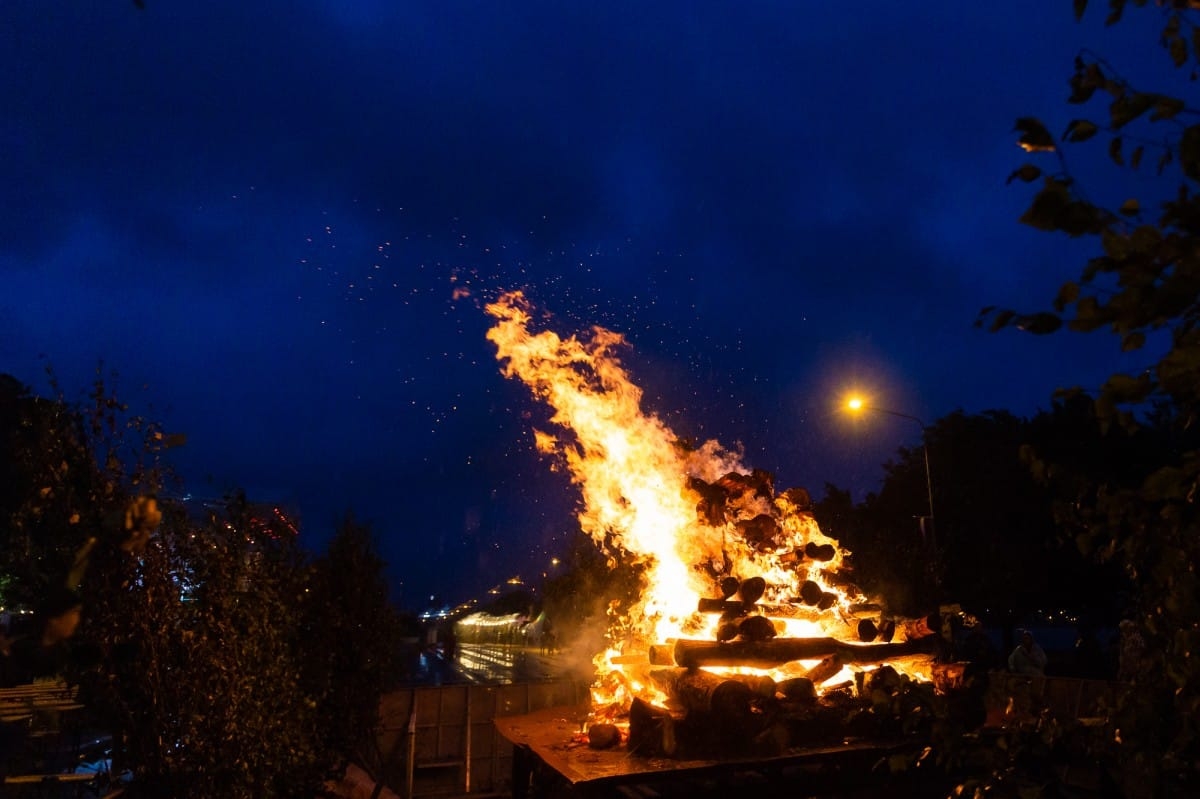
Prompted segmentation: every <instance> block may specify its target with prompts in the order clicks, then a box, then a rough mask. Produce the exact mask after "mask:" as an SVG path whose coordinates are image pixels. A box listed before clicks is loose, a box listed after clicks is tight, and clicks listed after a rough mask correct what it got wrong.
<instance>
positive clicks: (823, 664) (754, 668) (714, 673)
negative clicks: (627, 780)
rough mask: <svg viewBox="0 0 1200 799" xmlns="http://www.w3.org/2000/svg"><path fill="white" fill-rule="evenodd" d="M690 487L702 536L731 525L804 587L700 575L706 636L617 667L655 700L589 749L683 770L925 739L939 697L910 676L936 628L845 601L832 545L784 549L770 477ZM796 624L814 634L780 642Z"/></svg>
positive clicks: (791, 494) (710, 572) (597, 730)
mask: <svg viewBox="0 0 1200 799" xmlns="http://www.w3.org/2000/svg"><path fill="white" fill-rule="evenodd" d="M691 487H692V488H693V489H694V490H695V491H696V493H697V494H698V495H699V496H700V502H699V505H698V507H697V515H698V517H699V518H700V519H701V520H702V521H703V522H704V523H705V524H708V525H710V526H717V525H729V526H730V527H732V528H733V529H735V530H736V531H737V532H738V533H739V535H740V538H739V541H738V545H739V546H741V547H742V548H743V550H748V551H749V552H750V553H751V554H752V555H755V554H757V553H768V554H769V556H770V558H771V559H772V561H771V562H773V563H783V564H787V565H789V566H791V567H793V568H794V570H795V573H796V574H799V575H806V576H807V579H801V580H798V581H797V582H796V584H795V586H792V589H793V591H794V589H795V587H796V586H798V589H799V590H798V591H794V592H795V593H796V595H795V596H788V595H786V594H783V593H781V589H780V587H779V586H777V585H776V586H773V585H770V584H769V583H768V582H767V579H766V578H764V577H763V576H751V577H743V578H739V577H737V576H735V575H734V574H732V573H731V571H732V569H731V562H730V559H729V558H728V557H726V558H725V562H724V563H717V564H715V565H714V564H713V563H712V562H709V563H705V564H702V565H700V566H698V567H697V569H698V570H704V571H705V572H706V573H707V576H708V577H709V578H711V584H712V586H713V591H712V595H711V596H705V597H700V598H699V600H698V602H697V606H696V610H695V613H694V614H693V619H699V620H702V621H697V622H695V623H694V624H693V625H692V626H693V629H703V630H705V631H706V635H704V636H696V637H680V638H677V639H675V640H670V641H667V642H664V643H661V644H653V645H649V646H648V647H647V648H646V651H645V652H638V653H635V654H631V655H626V656H624V657H623V658H621V659H619V662H620V663H621V664H622V666H621V667H622V668H623V669H624V672H625V673H624V675H623V676H624V678H625V679H627V680H628V681H630V682H631V683H632V682H636V683H638V684H648V685H650V686H653V689H654V690H653V691H643V692H640V693H639V694H638V695H637V696H636V698H634V699H633V700H632V705H631V706H630V707H629V711H628V718H627V721H628V730H627V733H626V734H625V735H622V734H621V732H620V730H619V729H618V728H617V727H616V726H614V725H613V724H610V723H597V724H594V725H593V726H592V727H591V728H590V729H589V737H590V744H591V746H593V747H595V748H608V747H611V746H617V745H620V743H622V742H624V744H625V746H626V747H627V748H628V750H629V752H630V753H631V754H634V755H638V756H646V757H654V756H658V757H663V756H665V757H674V758H681V759H692V758H700V759H714V758H720V757H723V756H743V755H755V756H770V755H774V754H780V753H784V752H786V751H787V750H788V749H791V748H795V747H812V746H820V745H828V744H833V743H838V742H841V741H843V740H846V739H851V738H853V739H874V740H883V739H896V738H898V737H903V736H905V735H910V734H913V733H917V732H920V731H921V730H922V729H924V728H926V727H927V726H928V725H929V724H930V723H931V720H932V713H931V709H932V706H933V702H934V696H935V686H934V685H933V684H932V683H931V682H928V681H926V680H924V679H917V678H914V677H911V676H908V674H910V673H912V669H911V668H909V667H910V666H911V665H912V664H914V663H921V664H924V665H925V667H926V668H925V671H926V673H928V666H929V664H931V663H932V661H933V659H934V657H935V656H936V655H937V654H938V650H939V647H940V644H941V635H940V633H941V628H942V624H941V619H940V618H939V617H937V616H934V617H930V618H923V619H899V618H896V617H894V616H892V615H890V614H888V613H886V612H885V610H884V608H883V607H882V606H881V605H879V604H877V603H872V602H869V601H866V600H865V599H862V601H849V600H848V599H847V598H848V597H858V598H860V599H861V598H862V595H861V592H859V591H858V590H857V588H856V587H855V586H854V585H853V580H852V570H851V569H850V567H849V565H848V564H847V563H845V562H843V559H842V557H841V553H840V552H839V551H838V549H837V548H836V547H835V546H834V545H833V544H832V543H828V540H826V541H822V540H820V537H818V540H809V541H806V542H803V543H802V545H798V544H796V543H795V541H796V539H795V537H794V536H790V537H789V534H788V530H787V529H786V525H785V519H783V518H782V514H781V512H780V511H779V510H778V509H779V508H780V507H781V504H780V503H778V502H776V501H774V499H773V498H774V492H773V488H772V486H771V478H770V475H768V474H767V473H765V472H758V471H755V472H754V473H753V474H750V475H743V474H730V475H726V476H725V477H724V478H722V479H721V480H719V481H717V482H715V483H704V482H702V481H698V480H695V479H693V481H692V486H691ZM783 497H784V499H785V500H786V502H784V503H782V507H785V508H787V509H789V510H790V511H791V512H793V513H807V511H808V508H809V500H808V497H807V494H806V493H805V492H803V489H792V490H790V491H788V492H785V494H784V495H783ZM767 499H770V500H771V501H770V502H765V501H763V500H767ZM747 508H751V509H753V508H759V509H763V508H765V509H766V510H765V511H764V512H758V513H747V512H746V509H747ZM814 527H815V526H814ZM741 562H742V563H743V564H745V563H746V558H742V559H741ZM743 568H744V567H743ZM842 589H845V590H844V591H843V590H842ZM781 596H782V597H783V598H780V597H781ZM767 597H770V599H767ZM792 621H800V622H810V624H807V625H802V626H801V629H806V630H819V631H820V634H815V635H814V634H808V635H796V634H794V633H790V634H789V632H788V631H789V628H791V629H793V630H794V629H797V628H796V627H795V626H793V625H790V624H789V622H792ZM713 622H715V624H714V623H713ZM917 671H920V669H918V670H917ZM839 675H841V677H840V678H839ZM835 678H837V679H835ZM839 680H840V681H839ZM662 697H665V699H664V698H662Z"/></svg>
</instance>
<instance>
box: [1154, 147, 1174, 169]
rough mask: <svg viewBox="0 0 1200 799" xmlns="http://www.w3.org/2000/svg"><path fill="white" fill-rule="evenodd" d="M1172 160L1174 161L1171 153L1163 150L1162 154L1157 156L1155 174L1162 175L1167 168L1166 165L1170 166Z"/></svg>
mask: <svg viewBox="0 0 1200 799" xmlns="http://www.w3.org/2000/svg"><path fill="white" fill-rule="evenodd" d="M1173 159H1174V156H1173V155H1172V154H1171V151H1170V150H1164V151H1163V154H1162V155H1161V156H1159V159H1158V166H1157V167H1156V173H1157V174H1159V175H1161V174H1162V173H1163V170H1164V169H1166V168H1167V165H1168V164H1170V163H1171V161H1172V160H1173Z"/></svg>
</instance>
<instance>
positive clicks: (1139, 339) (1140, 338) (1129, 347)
mask: <svg viewBox="0 0 1200 799" xmlns="http://www.w3.org/2000/svg"><path fill="white" fill-rule="evenodd" d="M1145 343H1146V334H1145V333H1141V332H1138V331H1136V330H1135V331H1134V332H1132V333H1126V334H1125V335H1124V336H1122V337H1121V352H1132V351H1133V350H1137V349H1141V348H1142V345H1144V344H1145Z"/></svg>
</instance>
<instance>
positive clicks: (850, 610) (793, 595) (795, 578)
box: [487, 292, 927, 718]
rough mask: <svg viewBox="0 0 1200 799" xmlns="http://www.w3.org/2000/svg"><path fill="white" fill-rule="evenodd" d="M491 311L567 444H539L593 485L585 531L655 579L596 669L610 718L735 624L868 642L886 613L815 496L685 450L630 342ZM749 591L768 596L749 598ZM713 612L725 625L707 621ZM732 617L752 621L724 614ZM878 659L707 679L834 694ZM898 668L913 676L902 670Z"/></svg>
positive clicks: (511, 371) (509, 354)
mask: <svg viewBox="0 0 1200 799" xmlns="http://www.w3.org/2000/svg"><path fill="white" fill-rule="evenodd" d="M487 312H488V314H490V315H491V316H493V317H495V319H496V322H495V324H494V326H493V327H492V328H491V329H490V330H489V331H488V334H487V335H488V339H489V340H490V341H492V342H493V343H494V344H495V345H496V347H497V348H498V352H497V358H498V359H499V360H500V362H501V364H502V369H503V372H504V374H505V376H507V377H515V378H518V379H520V380H521V381H522V382H524V383H525V384H526V385H528V387H529V388H530V390H531V391H532V392H533V394H534V396H535V397H536V398H537V399H539V400H541V401H543V402H545V403H546V404H547V405H548V406H549V407H550V408H551V409H552V410H553V415H552V417H551V422H552V424H554V425H555V426H556V427H557V428H559V430H558V434H557V435H556V434H552V433H550V432H547V431H540V430H539V431H535V441H536V444H537V447H538V449H539V450H540V451H542V452H544V453H548V454H553V455H555V456H557V457H560V458H562V459H563V460H564V461H565V463H566V465H567V467H568V469H569V471H570V475H571V479H572V481H573V482H574V483H575V484H576V485H578V486H579V488H580V490H581V492H582V498H583V503H582V510H581V511H580V513H579V522H580V524H581V526H582V528H583V530H584V531H585V532H586V533H587V534H588V535H590V536H591V537H592V539H593V540H594V541H595V542H596V544H597V545H598V546H599V547H601V548H602V549H604V550H605V551H606V552H608V553H609V554H610V555H611V554H615V550H614V549H613V548H614V547H615V548H617V549H619V550H620V551H621V552H622V553H623V556H624V557H625V558H629V557H632V558H633V559H634V560H635V561H636V562H638V563H640V564H641V565H642V566H644V568H645V572H644V574H645V581H644V582H645V585H644V588H643V591H642V594H641V596H640V598H639V600H638V603H637V604H636V605H635V606H634V607H628V608H623V607H613V608H612V609H611V611H610V614H611V616H612V618H611V622H612V623H611V627H610V634H609V644H610V645H609V648H608V649H607V650H606V651H604V652H602V653H600V654H599V655H597V656H596V658H595V664H596V669H597V673H596V680H595V682H594V685H593V690H592V695H593V713H594V715H596V716H597V717H599V716H607V717H610V718H615V717H617V716H618V715H620V714H623V713H625V712H626V711H628V709H629V705H630V703H631V702H632V700H633V699H634V698H635V697H640V698H642V699H644V700H646V701H649V702H651V703H656V704H662V703H663V702H664V701H665V698H666V697H665V695H664V694H663V693H662V692H661V691H660V689H659V687H657V686H655V685H654V684H652V681H651V679H650V678H649V675H650V671H651V669H650V665H651V663H652V661H653V658H654V653H655V652H656V651H660V650H663V649H670V646H669V645H670V644H673V643H674V642H676V641H680V640H684V641H697V642H699V641H707V642H712V641H716V640H717V639H718V638H720V639H721V640H727V639H729V638H732V637H733V635H730V634H729V632H732V631H722V630H721V624H722V623H725V624H726V625H728V624H731V623H734V622H738V623H742V622H744V621H745V620H746V619H747V618H752V617H761V618H762V621H761V622H758V623H757V627H758V630H759V632H760V633H761V634H760V635H759V636H758V639H757V640H763V639H766V638H774V637H776V636H778V637H779V638H780V639H799V638H804V639H826V640H829V639H837V640H839V641H842V640H850V639H854V640H858V638H856V636H859V635H860V633H859V624H860V621H862V620H863V619H866V618H867V617H868V616H870V615H871V614H872V613H873V614H874V616H875V617H876V618H878V607H873V606H871V605H869V603H867V600H866V598H865V597H863V596H862V595H861V594H859V593H858V592H857V589H854V588H852V587H849V586H848V585H847V583H846V581H845V580H844V579H838V577H839V573H840V572H841V571H842V567H843V558H844V555H845V554H846V553H844V552H843V551H842V550H841V549H840V548H839V547H838V546H837V542H836V541H834V540H833V539H831V538H829V537H827V536H825V535H824V534H823V533H822V532H821V531H820V529H819V528H818V526H817V523H816V521H815V520H814V519H813V517H812V516H811V514H810V513H809V512H808V510H809V509H808V495H807V493H806V492H804V491H803V490H802V489H792V490H789V491H785V492H782V493H780V494H776V493H775V491H774V486H773V485H772V478H771V476H770V475H769V474H766V473H765V472H760V471H753V470H750V469H748V468H746V467H745V466H743V465H742V464H741V462H740V458H739V457H738V455H736V454H735V453H733V452H730V451H729V450H728V449H726V448H724V447H722V446H721V445H720V444H718V443H717V442H715V441H708V442H705V443H704V444H703V445H702V446H700V447H699V448H695V449H688V448H686V447H684V446H682V445H681V443H680V440H679V438H678V437H677V436H676V435H675V434H674V433H673V432H672V431H671V430H669V429H668V428H667V427H666V425H665V424H663V422H662V421H661V420H660V419H659V418H658V417H657V416H655V415H653V414H647V413H646V412H644V411H643V410H642V407H641V399H642V392H641V390H640V389H639V388H638V387H637V386H635V385H634V384H633V383H632V382H631V381H630V377H629V375H628V373H627V372H626V371H625V369H624V368H622V366H621V362H620V358H619V357H618V354H617V351H618V349H619V348H620V347H621V346H622V345H624V344H625V340H624V338H623V337H622V336H621V335H620V334H618V333H614V332H612V331H609V330H605V329H603V328H600V327H593V328H592V329H591V331H590V333H589V334H588V335H587V336H586V338H581V337H576V336H571V337H568V338H562V337H560V336H559V335H557V334H556V333H554V332H552V331H549V330H542V331H540V332H536V333H535V332H533V331H531V330H530V325H531V322H532V320H533V310H532V308H531V306H530V304H529V303H528V301H527V300H526V299H525V298H524V296H523V295H522V294H521V293H519V292H512V293H508V294H505V295H504V296H502V297H500V299H498V300H497V301H496V302H494V303H491V304H489V305H488V306H487ZM751 578H761V582H759V581H757V580H752V579H751ZM739 589H740V590H742V591H743V592H751V593H760V594H761V596H742V597H740V598H739V596H737V594H736V591H738V590H739ZM701 600H704V601H705V602H707V604H708V606H709V607H706V610H708V611H710V612H700V610H699V607H700V605H701ZM742 600H745V601H742ZM729 608H733V609H735V610H737V609H740V611H741V612H740V614H738V613H731V612H725V613H722V612H721V610H722V609H726V610H727V611H728V609H729ZM903 638H904V632H903V630H901V631H900V632H899V634H898V640H903ZM926 660H927V658H924V657H916V658H910V661H911V663H909V664H908V667H907V668H906V669H905V670H906V671H909V672H910V673H912V672H913V670H914V669H915V670H916V671H918V672H924V671H926V668H925V661H926ZM866 661H867V659H862V660H860V661H859V662H857V663H855V664H853V669H852V668H851V666H849V665H842V664H841V663H840V662H838V661H834V664H835V665H834V667H833V668H832V670H831V671H830V673H829V674H824V673H823V672H822V673H820V674H814V667H816V666H817V665H818V664H819V663H821V662H822V656H820V655H814V656H813V657H809V658H806V659H802V660H796V661H790V662H786V663H783V664H779V665H771V666H768V667H752V666H750V665H737V666H727V665H722V666H706V670H707V671H712V672H722V673H742V674H754V675H760V676H762V675H765V676H771V677H773V678H774V679H776V680H783V679H787V678H789V677H797V676H808V677H809V678H810V679H813V682H814V683H816V684H818V685H821V684H824V685H826V686H828V685H836V684H841V683H844V682H846V681H848V680H853V679H854V674H855V671H859V672H861V671H863V670H866V669H870V668H872V667H873V666H874V665H875V664H873V663H870V662H866ZM655 662H657V661H655ZM888 662H889V663H890V664H891V665H892V666H893V667H897V668H900V666H901V662H900V661H898V660H897V659H896V658H890V659H889V660H888ZM826 670H829V669H826ZM818 676H819V677H820V678H821V679H815V677H818Z"/></svg>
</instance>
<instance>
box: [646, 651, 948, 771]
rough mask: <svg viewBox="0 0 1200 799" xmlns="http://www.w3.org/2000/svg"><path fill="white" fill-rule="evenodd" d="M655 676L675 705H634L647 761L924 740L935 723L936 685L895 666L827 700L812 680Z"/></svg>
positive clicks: (685, 672) (673, 671) (668, 672)
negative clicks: (917, 737) (851, 742)
mask: <svg viewBox="0 0 1200 799" xmlns="http://www.w3.org/2000/svg"><path fill="white" fill-rule="evenodd" d="M832 657H833V658H834V659H835V660H836V659H837V656H832ZM838 667H839V668H840V663H839V664H838ZM650 676H651V679H652V680H653V682H654V683H655V685H656V686H658V687H659V688H660V689H661V690H662V691H663V692H665V693H666V694H667V695H668V696H669V697H670V700H669V704H670V707H659V706H657V705H653V704H651V703H649V702H647V701H645V700H643V699H634V700H633V704H632V707H631V708H630V712H629V734H628V741H627V746H628V749H629V752H630V753H631V754H636V755H639V756H643V757H671V758H678V759H714V758H716V759H719V758H728V757H740V756H748V755H753V756H775V755H779V754H783V753H785V752H787V751H788V750H789V749H793V748H796V747H811V746H819V745H825V744H831V743H840V742H842V741H844V740H847V739H863V740H895V739H898V738H903V737H907V736H911V735H914V734H918V735H919V734H923V733H925V732H927V729H928V725H929V724H930V723H931V722H932V713H931V710H930V709H931V708H932V706H933V693H934V687H933V686H932V685H931V684H929V683H925V682H918V681H913V680H910V679H909V678H907V677H904V676H902V675H900V674H899V673H898V672H897V671H896V670H895V669H893V668H892V667H891V666H881V667H880V668H878V669H875V670H874V671H871V672H865V673H860V678H859V679H858V680H856V681H855V682H856V686H855V687H851V685H850V684H847V685H846V686H844V687H842V688H840V689H836V690H832V691H828V692H826V693H825V694H824V695H823V696H820V697H818V696H817V694H816V692H815V690H814V688H813V681H812V680H811V679H808V678H795V679H791V680H787V681H785V682H783V683H779V684H778V685H776V684H775V683H774V681H772V680H770V679H769V678H765V677H754V676H747V675H719V674H714V673H711V672H708V671H705V670H703V669H695V668H692V669H684V668H666V669H655V670H653V671H651V673H650Z"/></svg>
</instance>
